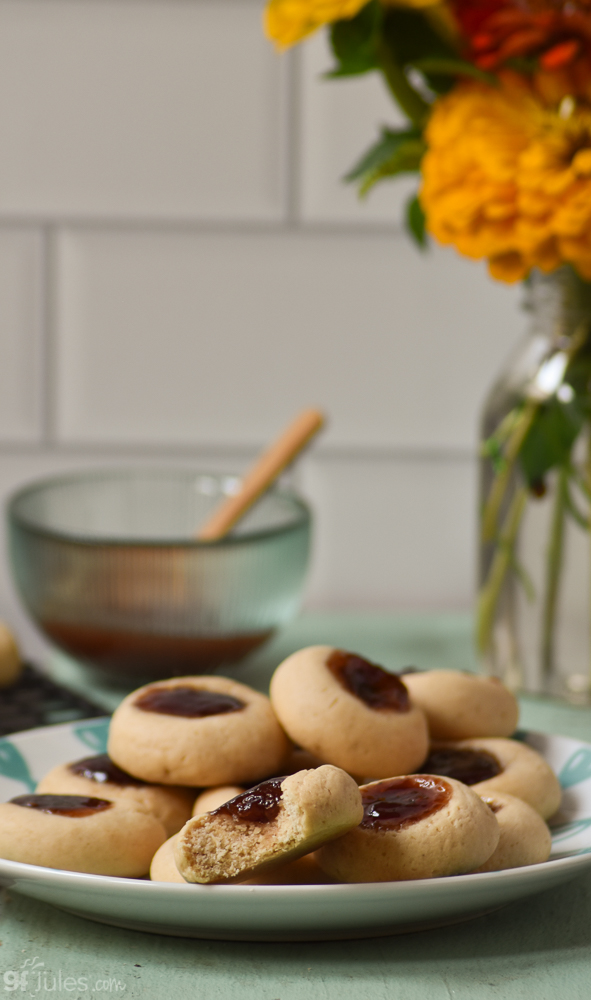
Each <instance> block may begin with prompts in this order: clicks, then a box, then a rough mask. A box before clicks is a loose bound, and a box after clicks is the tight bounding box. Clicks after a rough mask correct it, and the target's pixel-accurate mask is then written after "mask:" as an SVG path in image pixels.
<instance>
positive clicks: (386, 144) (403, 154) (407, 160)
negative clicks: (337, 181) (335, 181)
mask: <svg viewBox="0 0 591 1000" xmlns="http://www.w3.org/2000/svg"><path fill="white" fill-rule="evenodd" d="M425 148H426V147H425V142H424V140H423V138H422V136H421V133H420V132H419V131H418V130H416V129H407V130H405V131H402V132H393V131H391V130H390V129H386V128H384V129H382V133H381V136H380V138H379V139H378V141H377V142H376V143H374V145H373V146H371V147H370V148H369V149H368V150H367V152H366V153H364V155H363V156H362V158H361V159H360V160H359V162H358V163H356V164H355V166H354V167H353V169H352V170H351V171H350V172H349V173H348V174H347V175H346V177H345V180H346V181H361V184H360V186H359V193H360V195H364V194H366V193H367V192H368V191H369V190H370V188H372V187H373V186H374V184H376V183H377V182H378V181H380V180H382V179H383V178H384V177H394V176H396V175H397V174H402V173H414V172H415V171H417V170H418V169H419V167H420V165H421V160H422V158H423V154H424V152H425Z"/></svg>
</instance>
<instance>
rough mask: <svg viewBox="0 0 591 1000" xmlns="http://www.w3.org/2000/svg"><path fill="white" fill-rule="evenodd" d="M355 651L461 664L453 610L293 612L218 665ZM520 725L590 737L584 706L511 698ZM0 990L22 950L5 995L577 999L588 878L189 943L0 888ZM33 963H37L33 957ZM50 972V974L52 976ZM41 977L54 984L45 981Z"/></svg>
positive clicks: (262, 677) (588, 918)
mask: <svg viewBox="0 0 591 1000" xmlns="http://www.w3.org/2000/svg"><path fill="white" fill-rule="evenodd" d="M316 642H323V643H331V644H335V645H339V646H343V647H346V648H352V649H356V650H357V651H359V652H360V653H363V654H364V655H365V656H367V657H368V658H370V659H374V660H376V661H378V662H380V661H381V662H383V663H384V664H386V665H388V666H390V667H392V668H394V669H396V668H400V667H402V666H406V665H410V664H413V663H414V664H416V665H417V666H421V667H424V668H430V667H437V666H438V667H444V666H445V667H459V668H462V669H470V668H471V667H473V666H474V659H473V653H472V648H471V635H470V622H469V619H468V618H466V617H465V616H452V615H441V616H429V617H424V616H412V617H405V618H397V617H393V616H389V615H367V614H364V615H360V614H357V615H355V614H347V615H345V614H342V615H337V614H334V615H320V614H314V615H313V614H307V615H305V616H303V617H302V618H301V619H299V621H297V622H295V623H294V624H293V625H291V626H290V627H289V628H288V629H286V630H285V631H284V632H283V633H282V634H281V636H279V637H277V638H276V639H275V640H273V642H272V643H270V644H269V645H268V646H267V647H266V648H265V649H264V650H263V651H261V652H260V653H259V654H257V655H255V656H253V657H252V658H251V659H250V660H249V661H248V662H247V663H246V664H244V665H243V666H241V667H237V668H235V669H234V670H233V671H227V673H228V674H231V675H234V676H236V678H237V679H240V680H243V681H245V682H246V683H250V684H253V685H255V686H260V687H265V686H266V683H267V681H268V677H269V675H270V673H271V672H272V670H273V668H274V666H276V665H277V663H278V662H279V661H280V660H281V659H282V658H283V656H285V655H287V654H288V653H289V652H292V651H293V650H294V649H297V648H299V647H301V646H303V645H308V644H311V643H316ZM51 672H52V673H53V674H54V675H55V676H57V677H58V678H59V679H61V680H62V681H66V682H68V683H70V684H71V685H72V686H74V687H76V688H77V689H79V690H82V689H83V690H84V691H85V692H86V693H87V694H93V695H94V696H95V697H96V698H98V699H99V700H100V701H101V703H102V704H104V705H105V707H106V708H109V707H113V706H114V704H116V702H117V700H118V699H119V698H120V697H121V696H122V694H123V693H124V690H123V689H121V688H120V689H117V688H116V687H114V686H113V685H110V686H109V685H105V684H102V685H97V684H96V683H95V682H93V683H92V686H91V687H89V686H88V684H89V681H88V677H82V678H81V675H80V672H79V671H78V670H77V669H76V668H75V667H74V666H73V665H72V664H71V663H68V662H67V661H65V660H62V659H60V660H56V661H55V662H54V663H53V664H52V665H51ZM521 701H522V715H521V724H522V726H523V727H524V728H528V729H538V730H541V731H545V732H552V733H561V734H563V735H570V736H574V737H578V738H580V739H584V740H588V741H589V742H591V710H589V709H583V708H578V707H573V706H569V705H565V704H559V703H554V702H552V701H549V700H545V699H538V698H534V697H524V698H523V699H522V700H521ZM0 938H1V947H0V995H1V994H2V992H3V991H5V992H6V993H7V994H8V993H10V992H12V988H13V985H14V982H15V977H14V976H13V975H11V973H13V972H15V971H18V970H20V969H22V968H23V965H24V963H25V962H26V961H27V960H28V961H29V966H28V967H29V968H30V967H31V966H30V962H31V960H33V959H36V961H37V966H38V972H37V973H36V974H35V975H34V976H30V977H29V987H28V989H26V990H22V989H20V988H19V989H18V990H16V991H15V995H17V996H32V997H45V996H54V997H55V996H56V994H58V993H59V994H60V996H62V995H64V996H70V997H72V998H74V1000H82V998H84V997H89V996H93V995H94V994H95V993H108V994H109V995H113V994H116V995H117V994H118V995H125V996H128V997H134V998H135V997H137V998H158V1000H160V998H165V997H166V998H170V1000H176V998H181V997H186V996H189V995H191V996H195V997H196V998H198V1000H225V998H230V997H232V998H234V997H236V996H239V997H240V1000H294V998H304V997H306V998H309V997H312V998H319V1000H325V998H326V1000H333V998H334V1000H336V998H338V1000H415V998H416V1000H419V998H420V1000H439V998H444V1000H450V998H454V1000H492V998H502V1000H518V998H519V1000H522V998H530V997H531V998H535V1000H555V998H558V997H559V998H561V1000H578V998H581V1000H583V998H584V1000H587V997H588V996H589V995H590V993H591V875H589V876H586V877H584V878H579V879H578V880H577V881H576V882H573V883H570V884H567V885H565V886H562V887H561V888H559V889H555V890H552V891H550V892H546V893H545V894H542V895H540V896H537V897H533V898H531V899H529V900H526V901H525V902H521V903H514V904H511V905H509V906H506V907H504V908H503V909H501V910H499V911H497V912H496V913H493V914H491V915H489V916H486V917H480V918H478V919H475V920H472V921H469V922H466V923H462V924H457V925H455V926H453V927H445V928H441V929H438V930H431V931H423V932H420V933H414V934H407V935H401V936H396V937H387V938H375V939H372V940H365V941H349V942H346V943H344V944H340V943H338V942H334V943H326V942H324V943H318V944H314V943H306V944H301V943H299V944H266V943H260V944H259V943H248V944H241V943H235V942H234V943H232V942H215V941H198V940H187V939H180V938H167V937H164V936H159V935H151V934H143V933H139V932H135V931H126V930H121V929H117V928H112V927H108V926H103V925H100V924H95V923H91V922H87V921H85V920H83V919H80V918H78V917H75V916H70V915H69V914H65V913H62V912H60V911H58V910H56V909H54V908H53V907H51V906H48V905H46V904H42V903H37V902H34V901H32V900H28V899H25V898H24V897H19V896H17V895H16V894H11V893H10V891H9V890H8V891H5V892H4V894H3V903H2V928H1V929H0ZM39 963H43V965H42V966H41V965H39ZM60 976H61V978H60ZM54 982H55V988H53V989H52V987H53V986H54Z"/></svg>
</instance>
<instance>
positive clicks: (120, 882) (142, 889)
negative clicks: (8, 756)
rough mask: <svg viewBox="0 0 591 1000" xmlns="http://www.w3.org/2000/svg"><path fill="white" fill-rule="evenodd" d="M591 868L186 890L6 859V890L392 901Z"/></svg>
mask: <svg viewBox="0 0 591 1000" xmlns="http://www.w3.org/2000/svg"><path fill="white" fill-rule="evenodd" d="M109 718H110V716H109V714H108V713H105V715H104V716H99V717H94V718H90V719H76V720H70V721H69V722H58V723H53V724H52V725H47V726H37V727H35V728H34V729H25V730H20V731H18V732H15V733H10V734H8V735H6V736H4V737H2V738H1V739H0V743H1V742H2V741H4V740H6V741H8V742H14V743H16V744H20V743H23V742H24V743H27V742H28V741H29V740H34V739H35V738H36V737H39V736H40V735H48V734H51V735H59V733H60V732H61V731H63V732H64V733H71V732H72V730H73V729H74V728H76V727H79V726H91V727H95V726H96V727H97V728H100V727H101V726H102V725H103V726H104V723H105V721H107V720H108V719H109ZM519 732H520V733H522V734H524V735H525V736H526V737H527V736H532V737H544V738H547V739H552V740H559V741H560V742H562V743H570V744H573V745H575V746H576V747H579V748H580V747H586V748H588V749H589V750H591V743H588V742H587V741H585V740H581V739H579V738H577V737H572V736H564V735H562V734H561V733H544V732H541V731H538V730H530V729H528V730H522V729H520V730H519ZM590 865H591V851H583V852H582V853H574V854H571V855H569V856H567V857H559V858H554V859H549V860H548V861H543V862H540V863H538V864H535V865H524V866H521V867H517V868H505V869H502V870H501V871H494V872H474V873H469V874H464V875H461V876H458V875H448V876H441V877H438V878H429V879H408V880H401V881H389V882H335V883H321V884H302V885H242V884H240V883H235V884H232V885H194V884H187V885H182V884H180V883H175V882H157V881H152V880H151V879H149V878H141V879H136V878H123V877H120V876H114V875H96V874H92V873H90V872H75V871H69V870H68V869H64V868H47V867H45V866H42V865H30V864H26V863H25V862H22V861H9V860H7V859H5V858H0V886H3V887H4V888H14V890H15V891H18V887H17V886H16V885H15V884H14V883H15V882H17V881H18V880H21V881H25V882H27V883H41V882H44V883H45V884H48V885H49V887H50V886H51V884H52V883H54V884H55V885H56V888H57V887H58V886H60V887H63V885H62V883H66V884H68V885H72V886H76V887H80V888H82V887H83V886H84V884H85V883H87V884H88V885H89V887H91V886H92V887H94V888H100V887H103V888H104V889H105V890H107V889H109V890H110V891H112V892H113V893H114V894H116V895H119V894H121V893H124V892H125V890H127V892H128V893H129V887H130V886H133V891H135V892H136V893H138V894H141V893H149V894H150V895H152V896H158V895H166V896H169V895H172V896H174V895H175V894H176V895H177V896H178V897H179V898H181V897H182V895H183V894H185V895H188V894H189V893H192V894H194V893H195V891H196V890H197V891H198V892H201V891H205V892H207V893H211V892H212V891H214V892H215V895H216V897H222V898H226V899H228V900H229V901H231V899H232V897H233V896H234V895H237V897H238V898H242V897H243V896H244V895H245V890H246V892H247V893H248V894H249V895H253V896H255V897H259V896H262V897H265V896H269V897H271V898H275V899H278V898H280V896H281V895H282V894H285V895H286V896H287V897H292V896H295V897H298V898H299V897H302V896H306V895H312V896H317V895H318V894H321V895H325V894H327V893H328V895H329V896H331V897H332V896H337V897H338V896H339V895H355V894H357V895H358V896H360V895H361V894H362V893H363V892H366V893H367V892H369V893H370V894H374V895H375V896H377V897H380V896H382V895H385V896H391V895H392V894H398V895H401V896H404V895H407V894H409V893H412V894H413V895H420V894H428V893H429V891H431V892H433V891H435V892H442V893H443V892H445V890H446V888H449V887H450V886H451V885H453V886H456V885H457V884H458V878H461V879H462V882H463V881H465V880H467V879H468V880H470V883H471V884H474V882H478V881H480V882H481V883H482V884H483V885H487V884H490V883H491V882H502V881H508V882H513V881H515V879H516V876H517V877H519V878H520V880H521V881H525V882H528V881H535V880H536V876H540V875H543V874H545V873H550V872H559V871H561V870H562V869H564V868H566V869H567V870H569V871H570V869H571V868H572V869H573V875H575V874H576V872H577V870H578V869H585V868H586V867H588V866H590ZM436 887H437V888H436Z"/></svg>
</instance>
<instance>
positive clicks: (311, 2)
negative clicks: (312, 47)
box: [265, 0, 368, 48]
mask: <svg viewBox="0 0 591 1000" xmlns="http://www.w3.org/2000/svg"><path fill="white" fill-rule="evenodd" d="M367 3H368V0H269V3H268V4H267V7H266V9H265V32H266V34H267V37H268V38H271V39H272V40H273V41H274V42H276V43H277V44H278V45H279V46H280V48H287V47H288V46H290V45H295V44H296V42H299V41H301V40H302V38H305V37H306V35H311V34H312V32H313V31H316V29H317V28H320V27H321V26H322V25H323V24H331V23H332V22H333V21H340V20H341V19H343V18H350V17H355V14H357V13H358V12H359V11H360V10H361V8H362V7H365V5H366V4H367Z"/></svg>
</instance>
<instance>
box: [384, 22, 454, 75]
mask: <svg viewBox="0 0 591 1000" xmlns="http://www.w3.org/2000/svg"><path fill="white" fill-rule="evenodd" d="M383 34H384V37H385V40H386V43H387V45H388V47H389V48H390V49H391V51H392V53H393V55H394V57H395V59H396V61H397V62H398V63H400V65H402V66H411V65H412V66H414V64H415V63H416V62H418V61H419V60H421V59H428V58H432V59H435V58H439V59H444V60H450V59H452V60H453V59H456V60H457V58H458V55H457V52H456V51H455V50H454V49H453V47H452V46H451V44H449V43H448V42H447V41H446V40H445V39H444V38H443V37H442V35H440V34H439V33H438V32H437V31H436V30H435V28H434V27H433V25H432V23H431V22H430V21H429V20H428V18H426V17H425V15H424V14H421V13H420V12H419V11H416V10H409V9H407V8H402V7H387V9H386V13H385V16H384V28H383ZM438 72H439V71H438Z"/></svg>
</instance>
